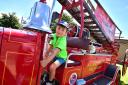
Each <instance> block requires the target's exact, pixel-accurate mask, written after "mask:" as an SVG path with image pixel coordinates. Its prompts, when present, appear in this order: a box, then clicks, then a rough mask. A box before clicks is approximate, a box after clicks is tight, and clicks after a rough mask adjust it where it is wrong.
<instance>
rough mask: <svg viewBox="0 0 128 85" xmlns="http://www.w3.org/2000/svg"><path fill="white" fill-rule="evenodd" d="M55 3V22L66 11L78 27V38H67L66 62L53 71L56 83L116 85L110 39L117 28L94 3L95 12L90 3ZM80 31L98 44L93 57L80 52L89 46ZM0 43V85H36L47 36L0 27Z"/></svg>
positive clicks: (115, 53)
mask: <svg viewBox="0 0 128 85" xmlns="http://www.w3.org/2000/svg"><path fill="white" fill-rule="evenodd" d="M40 2H44V0H41V1H40ZM58 2H59V3H60V4H61V5H62V11H61V14H60V17H59V20H61V16H62V13H63V10H67V11H68V12H69V13H70V14H71V16H72V17H74V19H75V20H76V21H77V22H78V23H79V24H80V32H79V33H78V34H79V36H78V37H74V36H72V37H69V38H68V41H67V42H68V49H67V51H68V60H67V62H66V63H65V65H63V66H61V67H60V68H58V69H57V73H56V80H57V82H58V83H59V84H60V85H75V84H76V81H77V80H78V79H83V80H84V81H86V85H95V84H96V85H119V80H120V70H119V68H118V67H117V66H116V63H117V58H118V50H119V44H118V42H116V41H115V39H114V38H115V37H114V35H115V30H116V29H118V30H119V28H118V27H117V26H116V24H115V23H114V22H113V21H112V19H111V18H110V17H109V15H108V14H107V13H106V11H105V10H104V9H103V7H102V6H101V4H100V3H99V2H98V0H95V3H96V4H97V7H96V8H94V6H93V4H92V3H91V2H90V0H77V1H76V0H73V1H70V0H58ZM99 13H100V14H99ZM84 29H88V30H89V31H90V34H91V36H92V37H93V38H94V39H95V41H96V42H97V43H100V44H102V47H101V48H102V50H100V51H99V52H98V51H97V52H96V54H89V53H85V52H83V51H82V50H88V46H89V42H90V39H89V38H84V39H83V38H82V35H83V32H84V31H83V30H84ZM119 31H120V30H119ZM74 33H76V32H75V31H74ZM120 33H121V31H120ZM119 37H120V35H119ZM0 41H1V42H0V69H1V71H0V85H10V83H11V85H39V84H40V82H41V81H43V80H41V79H42V78H41V75H42V71H43V70H44V69H43V68H42V67H41V66H40V64H39V61H40V59H41V57H42V55H43V54H44V51H45V49H46V41H47V32H46V31H42V30H38V29H33V28H31V29H26V30H14V29H10V28H4V27H1V28H0ZM81 49H82V50H81ZM69 61H70V62H69Z"/></svg>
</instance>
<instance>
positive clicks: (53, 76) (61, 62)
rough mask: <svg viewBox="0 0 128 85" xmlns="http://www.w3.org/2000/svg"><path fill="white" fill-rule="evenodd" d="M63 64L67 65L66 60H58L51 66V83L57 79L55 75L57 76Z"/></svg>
mask: <svg viewBox="0 0 128 85" xmlns="http://www.w3.org/2000/svg"><path fill="white" fill-rule="evenodd" d="M63 63H65V60H63V59H61V58H56V60H55V62H53V63H52V64H51V66H50V69H49V71H50V72H49V81H53V79H54V78H55V74H56V69H57V68H58V67H59V66H60V65H62V64H63Z"/></svg>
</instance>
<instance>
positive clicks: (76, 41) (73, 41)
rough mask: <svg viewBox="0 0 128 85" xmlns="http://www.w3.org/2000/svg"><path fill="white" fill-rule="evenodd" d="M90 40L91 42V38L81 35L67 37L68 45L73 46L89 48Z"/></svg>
mask: <svg viewBox="0 0 128 85" xmlns="http://www.w3.org/2000/svg"><path fill="white" fill-rule="evenodd" d="M89 42H90V40H89V39H82V38H79V37H68V38H67V46H68V47H71V48H78V49H88V47H89Z"/></svg>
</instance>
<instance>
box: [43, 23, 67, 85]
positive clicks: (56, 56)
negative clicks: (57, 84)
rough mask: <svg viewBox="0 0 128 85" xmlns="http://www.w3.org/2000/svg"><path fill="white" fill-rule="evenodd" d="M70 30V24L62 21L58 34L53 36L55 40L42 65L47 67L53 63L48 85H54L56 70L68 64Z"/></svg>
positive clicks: (58, 27) (58, 25)
mask: <svg viewBox="0 0 128 85" xmlns="http://www.w3.org/2000/svg"><path fill="white" fill-rule="evenodd" d="M67 30H68V23H67V22H65V21H60V22H59V23H58V24H57V27H56V33H55V34H53V35H52V37H53V39H52V40H51V41H50V43H49V48H48V50H47V52H46V55H45V56H44V57H45V58H44V60H43V61H41V65H42V66H43V67H45V66H46V65H47V64H48V63H49V62H50V61H52V60H53V63H52V64H51V65H50V68H49V72H50V73H49V81H48V82H47V83H46V85H52V82H53V79H54V77H55V73H56V69H57V68H58V67H59V66H60V65H62V64H63V63H65V62H66V59H67V51H66V50H67V48H66V47H67V39H66V34H67Z"/></svg>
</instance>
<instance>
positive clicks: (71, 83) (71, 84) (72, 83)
mask: <svg viewBox="0 0 128 85" xmlns="http://www.w3.org/2000/svg"><path fill="white" fill-rule="evenodd" d="M76 81H77V74H76V73H72V74H71V75H70V77H69V85H75V84H76Z"/></svg>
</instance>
